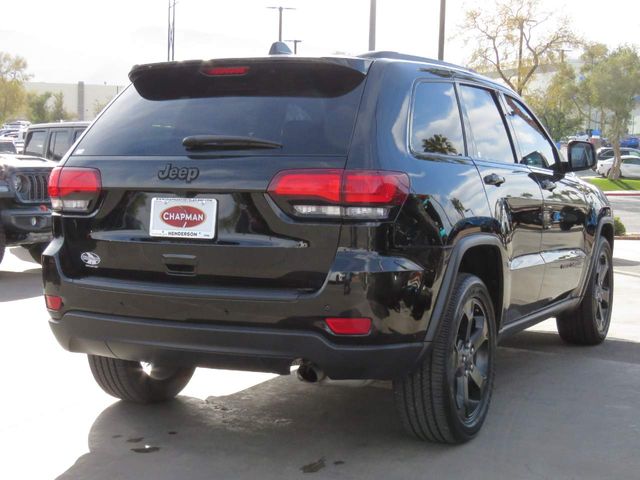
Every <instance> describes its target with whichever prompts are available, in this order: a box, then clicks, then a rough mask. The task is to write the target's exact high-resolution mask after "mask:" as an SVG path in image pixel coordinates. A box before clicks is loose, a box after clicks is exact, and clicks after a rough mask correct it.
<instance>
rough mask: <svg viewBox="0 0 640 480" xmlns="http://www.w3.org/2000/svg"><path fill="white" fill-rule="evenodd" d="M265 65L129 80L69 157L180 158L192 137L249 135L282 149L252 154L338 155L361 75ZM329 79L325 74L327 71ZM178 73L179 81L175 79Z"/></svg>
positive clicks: (352, 114) (357, 97)
mask: <svg viewBox="0 0 640 480" xmlns="http://www.w3.org/2000/svg"><path fill="white" fill-rule="evenodd" d="M345 70H346V69H342V70H338V71H334V72H333V75H330V76H329V75H327V73H328V72H326V71H324V72H319V73H318V75H316V77H317V78H315V79H314V73H315V71H318V70H317V69H316V70H315V71H314V68H309V69H307V70H306V71H303V70H302V69H300V68H299V67H298V68H297V69H296V71H287V69H285V68H277V69H276V71H274V69H273V67H272V68H271V70H269V71H268V72H265V73H264V74H261V73H260V72H259V69H256V72H255V74H254V75H253V77H248V78H244V77H239V78H238V79H237V80H236V79H234V78H225V79H216V78H208V77H206V76H205V75H203V74H202V73H200V69H198V71H196V72H193V71H189V72H182V73H181V72H177V73H176V72H175V71H172V72H171V73H170V74H168V72H166V71H165V72H158V73H155V74H154V76H151V78H141V79H140V78H137V79H135V82H134V84H133V85H132V86H130V87H128V88H127V89H126V90H125V92H123V94H122V95H121V96H120V97H119V98H118V99H117V100H116V101H115V102H114V103H113V104H112V105H111V106H110V107H109V108H108V109H107V111H106V112H104V114H103V115H102V116H101V117H100V118H99V119H98V120H97V121H96V122H95V124H94V125H93V127H92V128H91V129H90V131H89V132H88V133H87V135H86V136H85V137H84V138H83V139H82V141H81V142H80V144H79V145H78V146H77V148H76V150H75V152H74V155H109V156H126V155H132V156H135V155H185V154H188V153H189V152H188V151H187V150H186V149H185V147H184V146H183V145H182V140H183V139H184V138H185V137H188V136H192V135H218V136H223V137H224V136H230V137H252V138H256V139H261V140H269V141H272V142H277V143H280V144H282V148H277V149H256V150H252V151H251V154H252V155H254V154H255V155H303V154H304V155H309V154H316V155H346V153H347V150H348V148H349V143H350V139H351V135H352V132H353V128H354V124H355V119H356V115H357V110H358V106H359V103H360V98H361V96H362V89H363V84H364V82H363V79H364V75H362V74H360V73H359V72H358V74H357V76H354V74H353V72H349V73H348V74H345V75H344V81H342V82H340V73H341V71H345ZM329 73H331V72H329ZM178 74H180V75H181V77H180V78H179V79H178V78H176V77H178ZM336 77H337V78H336Z"/></svg>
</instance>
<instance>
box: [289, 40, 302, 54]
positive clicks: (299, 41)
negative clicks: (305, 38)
mask: <svg viewBox="0 0 640 480" xmlns="http://www.w3.org/2000/svg"><path fill="white" fill-rule="evenodd" d="M285 42H293V54H294V55H295V54H297V53H298V44H299V43H302V40H285Z"/></svg>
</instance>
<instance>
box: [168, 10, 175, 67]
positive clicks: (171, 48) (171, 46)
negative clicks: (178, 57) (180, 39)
mask: <svg viewBox="0 0 640 480" xmlns="http://www.w3.org/2000/svg"><path fill="white" fill-rule="evenodd" d="M167 24H168V31H167V61H168V62H169V61H173V60H174V59H175V53H176V48H175V43H176V42H175V41H176V0H169V10H168V19H167Z"/></svg>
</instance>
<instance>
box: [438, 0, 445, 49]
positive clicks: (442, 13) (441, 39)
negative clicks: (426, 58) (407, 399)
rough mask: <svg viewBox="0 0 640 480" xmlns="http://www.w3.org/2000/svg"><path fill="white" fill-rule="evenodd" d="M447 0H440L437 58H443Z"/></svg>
mask: <svg viewBox="0 0 640 480" xmlns="http://www.w3.org/2000/svg"><path fill="white" fill-rule="evenodd" d="M446 10H447V0H440V33H439V36H438V60H444V27H445V17H446Z"/></svg>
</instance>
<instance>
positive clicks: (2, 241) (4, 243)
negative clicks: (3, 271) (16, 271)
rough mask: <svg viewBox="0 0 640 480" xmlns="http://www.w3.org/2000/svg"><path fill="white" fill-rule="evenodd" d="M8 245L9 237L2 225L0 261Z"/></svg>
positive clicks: (0, 230)
mask: <svg viewBox="0 0 640 480" xmlns="http://www.w3.org/2000/svg"><path fill="white" fill-rule="evenodd" d="M6 246H7V237H6V236H5V234H4V229H3V228H2V227H1V226H0V263H2V259H3V258H4V250H5V248H6Z"/></svg>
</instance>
